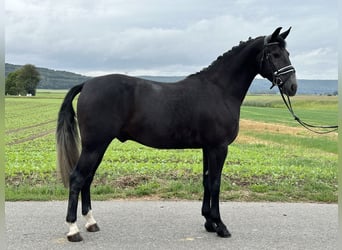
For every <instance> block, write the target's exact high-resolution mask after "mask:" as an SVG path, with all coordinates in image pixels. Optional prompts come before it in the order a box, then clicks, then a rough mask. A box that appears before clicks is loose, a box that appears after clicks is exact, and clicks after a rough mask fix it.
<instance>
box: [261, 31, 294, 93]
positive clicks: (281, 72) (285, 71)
mask: <svg viewBox="0 0 342 250" xmlns="http://www.w3.org/2000/svg"><path fill="white" fill-rule="evenodd" d="M273 45H279V43H278V42H271V43H269V42H268V37H267V36H266V37H265V39H264V48H263V55H262V58H261V62H260V69H262V67H263V64H264V63H265V62H268V64H269V65H270V67H271V70H272V72H273V73H272V86H271V89H272V88H273V87H274V86H278V87H279V88H282V86H283V85H284V83H285V82H286V81H287V80H288V79H289V77H290V76H288V77H287V78H286V79H283V78H282V77H283V76H285V75H290V74H294V73H295V72H296V70H295V68H294V67H293V66H292V65H291V64H289V65H286V66H284V67H282V68H280V69H277V67H276V66H275V64H274V63H273V61H272V58H271V56H270V54H271V52H270V51H269V47H270V46H273Z"/></svg>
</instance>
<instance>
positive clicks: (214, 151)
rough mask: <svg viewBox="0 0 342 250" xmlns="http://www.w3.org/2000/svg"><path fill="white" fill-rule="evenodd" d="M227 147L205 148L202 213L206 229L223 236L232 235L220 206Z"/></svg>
mask: <svg viewBox="0 0 342 250" xmlns="http://www.w3.org/2000/svg"><path fill="white" fill-rule="evenodd" d="M227 149H228V148H227V146H225V145H220V146H218V147H208V148H205V149H203V185H204V197H203V205H202V215H203V216H204V217H205V218H206V223H205V228H206V230H207V231H209V232H216V233H217V235H218V236H221V237H230V236H231V234H230V233H229V231H228V229H227V227H226V226H225V225H224V223H223V222H222V220H221V215H220V208H219V194H220V185H221V173H222V168H223V165H224V161H225V159H226V156H227Z"/></svg>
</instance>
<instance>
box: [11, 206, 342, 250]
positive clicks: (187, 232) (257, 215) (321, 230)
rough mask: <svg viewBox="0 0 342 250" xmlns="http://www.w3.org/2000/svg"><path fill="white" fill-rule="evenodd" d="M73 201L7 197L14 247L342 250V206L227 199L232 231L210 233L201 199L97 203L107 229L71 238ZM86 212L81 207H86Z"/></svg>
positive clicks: (224, 211) (226, 213)
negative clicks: (341, 246) (340, 209)
mask: <svg viewBox="0 0 342 250" xmlns="http://www.w3.org/2000/svg"><path fill="white" fill-rule="evenodd" d="M66 206H67V204H66V202H64V201H63V202H6V204H5V208H6V224H7V247H8V249H15V250H18V249H19V250H23V249H34V250H38V249H82V250H84V249H130V250H131V249H149V250H150V249H177V250H181V249H196V250H200V249H234V250H235V249H253V250H258V249H260V250H261V249H262V250H266V249H277V250H278V249H286V250H290V249H300V250H303V249H310V250H314V249H324V250H328V249H334V250H335V249H337V228H338V222H337V205H328V204H304V203H300V204H298V203H295V204H294V203H292V204H288V203H239V202H223V203H221V216H222V218H223V219H224V221H225V222H226V224H227V226H228V228H229V230H230V232H231V233H232V237H231V238H219V237H217V236H216V234H213V233H207V232H206V231H205V230H204V227H203V222H204V220H203V218H202V216H201V215H200V208H201V203H200V202H197V201H195V202H188V201H185V202H183V201H182V202H174V201H172V202H171V201H104V202H100V201H99V202H93V210H94V216H95V219H96V220H97V222H98V224H99V226H100V228H101V231H99V232H96V233H88V232H85V229H84V223H85V221H84V219H83V218H79V220H78V225H79V227H80V230H81V233H82V236H83V238H84V241H83V242H81V243H70V242H68V241H67V240H66V233H67V231H68V228H67V226H66V224H64V218H65V213H66ZM79 213H80V212H79Z"/></svg>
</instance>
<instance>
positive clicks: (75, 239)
mask: <svg viewBox="0 0 342 250" xmlns="http://www.w3.org/2000/svg"><path fill="white" fill-rule="evenodd" d="M67 237H68V241H70V242H80V241H82V240H83V238H82V236H81V234H80V233H76V234H73V235H68V236H67Z"/></svg>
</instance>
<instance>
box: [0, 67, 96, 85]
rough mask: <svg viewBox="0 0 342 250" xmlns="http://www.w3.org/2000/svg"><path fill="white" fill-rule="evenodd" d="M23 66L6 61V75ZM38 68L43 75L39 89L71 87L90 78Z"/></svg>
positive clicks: (41, 75)
mask: <svg viewBox="0 0 342 250" xmlns="http://www.w3.org/2000/svg"><path fill="white" fill-rule="evenodd" d="M21 67H22V65H14V64H9V63H6V64H5V76H6V77H7V75H8V74H9V73H10V72H13V71H15V70H17V69H19V68H21ZM37 70H38V72H39V74H40V77H41V80H40V82H39V84H38V89H69V88H71V87H72V86H75V85H77V84H80V83H82V82H84V81H86V80H87V79H90V77H87V76H83V75H80V74H75V73H72V72H67V71H61V70H53V69H47V68H39V67H37Z"/></svg>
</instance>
